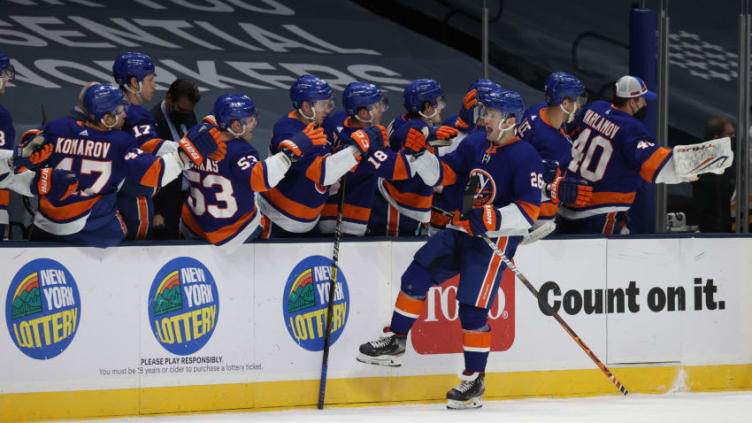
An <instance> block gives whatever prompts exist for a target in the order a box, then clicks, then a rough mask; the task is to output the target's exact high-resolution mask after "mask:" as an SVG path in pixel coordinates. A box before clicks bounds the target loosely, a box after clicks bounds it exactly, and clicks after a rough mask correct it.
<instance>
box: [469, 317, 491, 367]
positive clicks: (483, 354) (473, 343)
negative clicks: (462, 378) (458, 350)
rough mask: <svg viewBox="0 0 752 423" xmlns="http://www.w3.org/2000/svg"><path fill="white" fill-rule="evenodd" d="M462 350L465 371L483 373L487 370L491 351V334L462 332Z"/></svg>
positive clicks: (488, 330)
mask: <svg viewBox="0 0 752 423" xmlns="http://www.w3.org/2000/svg"><path fill="white" fill-rule="evenodd" d="M462 350H463V352H464V356H465V370H466V371H470V372H483V371H485V370H486V362H487V361H488V353H489V352H490V351H491V332H490V328H488V327H486V332H478V331H470V330H463V331H462Z"/></svg>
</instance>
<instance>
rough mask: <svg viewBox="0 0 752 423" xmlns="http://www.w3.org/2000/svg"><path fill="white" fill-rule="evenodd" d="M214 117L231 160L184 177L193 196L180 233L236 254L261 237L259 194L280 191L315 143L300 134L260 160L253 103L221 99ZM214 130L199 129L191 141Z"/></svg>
mask: <svg viewBox="0 0 752 423" xmlns="http://www.w3.org/2000/svg"><path fill="white" fill-rule="evenodd" d="M212 114H213V116H214V119H215V123H216V125H217V127H218V129H219V135H220V137H221V138H222V140H223V141H224V142H225V144H226V145H227V154H226V155H225V157H224V159H223V160H221V161H217V160H212V159H207V160H206V161H204V163H202V164H201V165H199V166H194V167H192V168H191V169H188V170H186V171H185V172H184V174H185V176H186V179H187V180H188V182H189V184H190V193H189V196H188V198H186V201H185V203H184V204H183V212H182V219H181V232H182V234H183V236H185V237H186V238H188V239H205V240H206V241H208V242H211V243H212V244H215V245H223V246H227V247H228V248H230V249H235V248H237V247H238V246H239V245H240V244H242V243H243V242H244V241H246V240H250V239H254V238H257V237H258V236H259V234H260V233H261V232H262V227H261V226H259V221H260V216H261V214H260V213H259V211H258V209H257V207H256V193H257V192H264V191H268V190H269V189H271V188H273V187H274V186H276V185H277V183H279V181H280V180H282V178H283V177H284V176H285V174H286V173H287V171H288V170H289V169H290V165H291V161H293V160H294V161H297V160H303V159H305V156H306V154H307V153H308V152H309V151H310V150H311V148H312V146H313V143H312V140H311V139H310V138H309V137H308V133H306V132H305V131H304V132H298V133H297V134H295V135H294V136H293V137H292V140H285V141H282V142H281V143H280V145H281V151H280V152H278V153H276V154H273V155H271V156H269V157H268V158H266V159H265V160H261V157H260V156H259V154H258V152H257V151H256V149H255V148H253V146H252V145H251V143H250V141H251V139H252V138H253V130H254V128H255V127H256V124H257V121H256V106H255V105H254V103H253V100H251V99H250V98H249V97H248V96H245V95H241V94H225V95H222V96H220V97H219V98H218V99H217V101H216V102H215V103H214V108H213V113H212ZM211 126H212V125H210V124H208V123H206V122H204V123H200V124H199V125H197V126H195V127H193V128H192V129H191V130H190V131H189V132H188V135H189V137H190V136H191V134H192V133H194V132H196V131H198V130H200V129H201V128H203V127H209V128H211Z"/></svg>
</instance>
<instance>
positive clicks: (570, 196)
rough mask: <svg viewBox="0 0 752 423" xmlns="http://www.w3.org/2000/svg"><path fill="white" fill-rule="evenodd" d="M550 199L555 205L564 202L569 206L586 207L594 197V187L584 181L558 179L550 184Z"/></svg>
mask: <svg viewBox="0 0 752 423" xmlns="http://www.w3.org/2000/svg"><path fill="white" fill-rule="evenodd" d="M548 192H549V197H551V201H552V202H554V203H558V202H559V201H563V202H564V203H567V204H574V205H576V206H584V205H586V204H587V203H588V202H589V201H590V198H591V197H592V196H593V187H591V186H590V185H587V182H586V181H585V180H583V179H575V178H565V177H561V176H559V177H557V178H556V179H554V181H553V182H552V183H550V184H548Z"/></svg>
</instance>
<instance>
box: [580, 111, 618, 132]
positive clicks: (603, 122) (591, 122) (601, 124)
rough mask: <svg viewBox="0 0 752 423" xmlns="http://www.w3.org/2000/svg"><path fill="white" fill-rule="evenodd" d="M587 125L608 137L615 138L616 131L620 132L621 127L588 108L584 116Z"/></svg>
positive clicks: (583, 119)
mask: <svg viewBox="0 0 752 423" xmlns="http://www.w3.org/2000/svg"><path fill="white" fill-rule="evenodd" d="M582 121H583V122H584V123H585V125H588V126H589V127H591V128H593V129H595V130H596V131H598V132H600V133H601V134H603V135H605V136H606V137H608V138H611V139H614V137H615V136H616V133H617V132H619V129H621V127H620V126H619V125H617V124H615V123H613V122H611V121H610V120H608V119H606V118H605V117H603V116H601V115H599V114H598V113H596V112H594V111H592V110H588V111H587V112H585V117H583V118H582Z"/></svg>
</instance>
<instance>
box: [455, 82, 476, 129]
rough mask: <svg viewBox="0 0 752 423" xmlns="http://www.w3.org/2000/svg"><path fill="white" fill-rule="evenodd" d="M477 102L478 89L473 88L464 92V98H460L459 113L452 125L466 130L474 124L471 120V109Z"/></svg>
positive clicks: (472, 118)
mask: <svg viewBox="0 0 752 423" xmlns="http://www.w3.org/2000/svg"><path fill="white" fill-rule="evenodd" d="M477 104H478V90H476V89H475V88H473V89H472V90H470V91H468V92H467V94H465V98H463V99H462V107H461V108H460V113H459V114H458V116H457V120H456V121H455V122H454V126H456V127H457V128H460V129H463V130H467V129H469V128H470V127H471V126H473V125H475V122H473V120H474V117H473V110H474V109H475V106H476V105H477Z"/></svg>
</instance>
